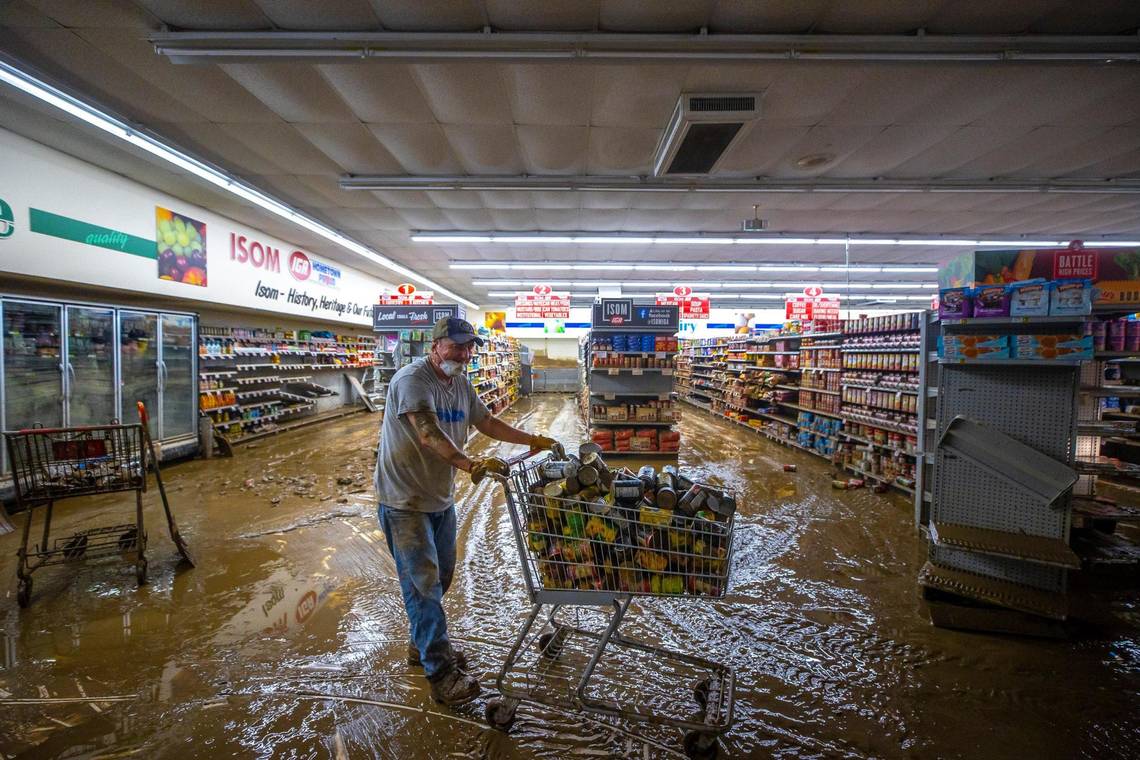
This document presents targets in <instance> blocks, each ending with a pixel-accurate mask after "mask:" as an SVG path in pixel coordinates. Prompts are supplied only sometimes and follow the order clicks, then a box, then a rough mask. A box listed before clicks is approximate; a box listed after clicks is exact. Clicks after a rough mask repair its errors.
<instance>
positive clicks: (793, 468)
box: [784, 464, 796, 472]
mask: <svg viewBox="0 0 1140 760" xmlns="http://www.w3.org/2000/svg"><path fill="white" fill-rule="evenodd" d="M795 471H796V466H795V465H794V464H786V465H784V472H795Z"/></svg>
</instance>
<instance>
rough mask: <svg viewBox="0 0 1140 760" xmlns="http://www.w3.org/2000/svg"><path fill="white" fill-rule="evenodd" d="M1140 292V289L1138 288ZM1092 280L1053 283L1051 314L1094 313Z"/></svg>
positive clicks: (1050, 300) (1075, 314) (1050, 301)
mask: <svg viewBox="0 0 1140 760" xmlns="http://www.w3.org/2000/svg"><path fill="white" fill-rule="evenodd" d="M1137 289H1138V290H1140V287H1138V288H1137ZM1092 304H1093V288H1092V281H1091V280H1063V281H1061V282H1055V283H1053V291H1052V295H1051V297H1050V299H1049V313H1050V314H1051V315H1054V316H1082V315H1084V314H1091V313H1092Z"/></svg>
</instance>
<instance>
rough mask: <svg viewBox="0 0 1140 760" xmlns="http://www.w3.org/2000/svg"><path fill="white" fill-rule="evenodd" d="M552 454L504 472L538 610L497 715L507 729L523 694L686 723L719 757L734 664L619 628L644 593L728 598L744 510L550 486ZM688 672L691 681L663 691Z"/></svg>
mask: <svg viewBox="0 0 1140 760" xmlns="http://www.w3.org/2000/svg"><path fill="white" fill-rule="evenodd" d="M548 457H549V454H548V453H546V456H542V455H539V456H534V457H532V455H530V454H527V455H523V456H522V457H517V458H515V459H513V460H511V461H510V465H511V472H510V476H509V477H507V478H499V480H500V482H502V483H503V485H504V488H505V490H506V497H507V509H508V512H509V513H510V518H511V524H512V527H513V529H514V535H515V543H516V545H517V548H518V552H519V557H520V559H521V561H522V569H523V578H524V580H525V581H526V589H527V594H528V596H529V598H530V601H531V610H530V614H529V615H528V616H527V619H526V622H525V623H524V625H523V627H522V630H521V631H520V632H519V634H518V636H517V637H516V638H515V641H514V644H513V645H512V647H511V650H510V653H509V654H508V655H507V658H506V661H505V662H504V663H503V667H502V669H501V670H500V671H499V674H498V677H497V679H496V688H497V689H498V691H499V695H500V696H498V697H495V698H493V699H491V700H490V701H489V702H488V704H487V707H486V712H485V717H486V719H487V722H488V723H489V724H490V725H491V726H493V727H495V728H498V729H500V730H503V731H509V730H510V728H511V725H512V724H513V723H514V719H515V711H516V709H517V708H518V705H519V703H520V702H522V701H526V702H534V703H539V704H542V705H547V706H550V707H555V708H563V709H573V710H580V711H583V712H586V713H594V714H599V715H605V716H613V717H618V718H621V719H624V720H629V721H643V722H647V723H653V724H658V725H664V726H672V727H675V728H679V729H683V730H684V731H685V734H684V742H683V746H684V749H685V753H686V754H687V755H688V756H689V757H692V758H714V757H716V756H717V753H718V751H719V748H718V741H717V739H718V737H719V736H720V734H722V733H724V732H725V731H727V730H728V729H729V728H730V727H731V726H732V720H733V694H734V687H735V679H734V675H733V671H732V669H731V668H729V667H727V666H725V665H721V664H718V663H715V662H712V661H710V660H707V659H704V658H702V657H697V656H695V655H690V654H684V653H679V652H674V651H670V650H668V649H665V648H663V647H661V646H654V645H652V644H649V643H646V642H643V641H639V640H637V639H634V638H630V637H627V636H624V635H622V634H621V633H620V632H619V630H618V628H619V626H620V625H621V623H622V621H623V620H624V619H625V617H626V614H627V612H628V610H629V606H630V603H631V601H632V600H633V598H634V597H636V596H649V597H672V598H674V599H678V600H689V601H696V600H701V599H705V600H707V599H710V598H718V597H722V596H723V595H724V594H725V591H726V589H727V587H728V579H729V568H730V567H731V564H732V536H733V527H734V518H733V517H729V518H728V519H727V520H726V521H724V522H716V523H712V522H709V521H706V520H699V519H689V518H684V517H673V516H672V515H669V514H668V513H658V517H657V519H656V520H651V521H649V522H647V519H649V518H648V517H647V515H646V514H645V513H642V512H640V511H639V510H638V509H637V508H631V507H622V506H612V505H608V504H603V503H602V501H601V500H585V499H576V498H571V497H554V496H549V495H545V494H543V493H542V490H541V489H542V483H543V478H542V477H541V474H540V473H541V470H540V468H541V467H542V464H543V462H544V461H545V460H546V459H547V458H548ZM528 459H529V461H528ZM661 514H664V515H665V520H664V521H662V520H661V519H660V515H661ZM547 607H549V611H548V614H546V615H543V611H544V609H545V608H547ZM583 608H585V609H583ZM607 612H608V617H607ZM568 613H569V614H568ZM540 618H541V619H542V623H541V624H538V625H536V623H538V621H539V619H540ZM566 618H570V619H569V620H568V619H566ZM678 682H679V683H682V684H687V685H688V686H691V689H692V691H691V692H688V691H687V689H686V690H685V691H684V692H682V693H680V694H678V693H676V691H673V692H671V693H665V690H664V689H662V685H664V684H672V683H678ZM690 694H691V697H692V700H693V701H692V703H690V701H689V697H690ZM690 704H692V709H687V708H689V705H690Z"/></svg>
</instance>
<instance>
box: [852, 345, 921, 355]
mask: <svg viewBox="0 0 1140 760" xmlns="http://www.w3.org/2000/svg"><path fill="white" fill-rule="evenodd" d="M840 351H841V352H842V353H845V354H920V353H922V349H921V348H918V347H914V348H901V347H898V346H883V347H882V348H869V347H867V346H860V347H859V348H842V349H840Z"/></svg>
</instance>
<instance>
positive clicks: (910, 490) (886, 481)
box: [843, 464, 914, 496]
mask: <svg viewBox="0 0 1140 760" xmlns="http://www.w3.org/2000/svg"><path fill="white" fill-rule="evenodd" d="M843 469H845V470H850V471H851V472H854V473H857V474H859V475H862V476H863V477H865V478H870V479H871V480H874V481H877V482H879V483H883V484H885V485H888V486H891V487H893V488H897V489H899V490H900V491H902V492H903V493H907V494H910V495H911V496H913V495H914V489H913V488H911V487H910V486H904V485H903V484H902V483H899V482H897V481H895V479H894V478H887V477H884V476H882V475H873V474H872V473H869V472H867V471H866V470H861V469H859V468H858V467H856V466H855V465H853V464H844V465H843Z"/></svg>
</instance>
